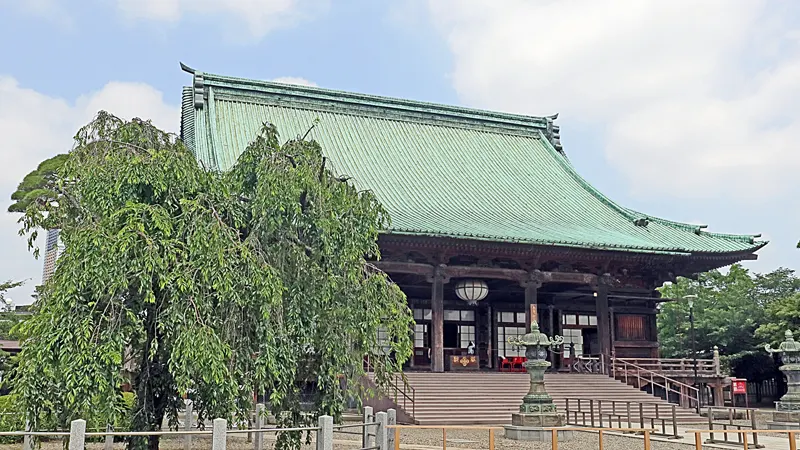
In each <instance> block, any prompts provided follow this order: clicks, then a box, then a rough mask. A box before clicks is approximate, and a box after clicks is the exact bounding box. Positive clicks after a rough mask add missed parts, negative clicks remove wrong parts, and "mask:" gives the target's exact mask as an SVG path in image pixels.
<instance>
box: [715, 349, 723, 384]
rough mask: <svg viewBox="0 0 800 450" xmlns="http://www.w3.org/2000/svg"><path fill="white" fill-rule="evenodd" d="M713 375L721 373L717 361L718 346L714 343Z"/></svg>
mask: <svg viewBox="0 0 800 450" xmlns="http://www.w3.org/2000/svg"><path fill="white" fill-rule="evenodd" d="M714 375H717V376H720V375H722V369H721V368H720V363H719V347H717V346H716V345H715V346H714Z"/></svg>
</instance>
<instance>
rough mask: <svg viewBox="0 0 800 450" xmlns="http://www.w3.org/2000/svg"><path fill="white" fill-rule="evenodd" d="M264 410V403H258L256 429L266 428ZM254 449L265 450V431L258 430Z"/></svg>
mask: <svg viewBox="0 0 800 450" xmlns="http://www.w3.org/2000/svg"><path fill="white" fill-rule="evenodd" d="M264 410H265V407H264V404H263V403H258V404H257V405H256V421H255V428H256V430H260V429H262V428H264V415H265V414H264ZM253 450H264V433H262V432H260V431H256V436H255V438H254V440H253Z"/></svg>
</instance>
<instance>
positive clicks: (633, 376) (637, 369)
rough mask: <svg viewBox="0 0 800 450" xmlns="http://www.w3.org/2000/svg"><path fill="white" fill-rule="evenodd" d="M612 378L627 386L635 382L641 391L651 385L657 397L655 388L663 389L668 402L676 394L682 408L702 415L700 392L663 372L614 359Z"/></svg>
mask: <svg viewBox="0 0 800 450" xmlns="http://www.w3.org/2000/svg"><path fill="white" fill-rule="evenodd" d="M611 377H612V378H615V379H618V380H621V381H624V382H625V384H631V382H632V381H635V382H636V383H635V386H636V387H637V388H639V389H641V388H643V387H645V386H648V385H649V386H650V390H651V392H652V393H653V395H655V388H657V387H658V388H661V389H663V391H664V400H666V401H669V397H670V394H672V393H674V394H676V395H677V396H678V398H679V399H680V404H681V405H682V406H685V407H689V408H693V409H696V410H697V412H698V414H699V413H700V390H699V389H697V388H696V387H694V386H690V385H688V384H686V383H681V382H680V381H678V380H675V379H673V378H670V377H668V376H666V375H665V374H663V373H661V372H656V371H653V370H650V369H647V368H645V367H642V366H639V365H638V364H634V363H632V362H630V361H629V360H625V359H617V358H613V357H612V358H611Z"/></svg>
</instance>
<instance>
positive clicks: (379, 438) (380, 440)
mask: <svg viewBox="0 0 800 450" xmlns="http://www.w3.org/2000/svg"><path fill="white" fill-rule="evenodd" d="M375 419H376V420H375V421H376V422H378V429H377V430H376V431H375V446H376V447H378V450H389V441H388V440H387V436H386V435H387V434H388V431H389V430H388V429H387V428H386V426H387V425H388V424H389V417H388V415H387V414H386V413H385V412H379V413H377V414H375Z"/></svg>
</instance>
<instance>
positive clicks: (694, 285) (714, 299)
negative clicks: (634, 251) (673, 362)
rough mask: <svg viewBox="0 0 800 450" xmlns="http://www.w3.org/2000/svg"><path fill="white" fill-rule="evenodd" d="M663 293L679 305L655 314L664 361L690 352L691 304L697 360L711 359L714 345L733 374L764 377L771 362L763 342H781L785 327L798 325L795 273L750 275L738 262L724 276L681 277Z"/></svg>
mask: <svg viewBox="0 0 800 450" xmlns="http://www.w3.org/2000/svg"><path fill="white" fill-rule="evenodd" d="M660 290H661V294H662V296H663V297H666V298H675V299H678V301H675V302H670V303H666V304H663V306H662V307H661V311H660V312H659V315H658V330H659V340H660V342H661V350H662V354H663V356H665V357H675V358H679V357H687V356H689V355H690V354H691V351H690V350H691V335H690V330H689V328H690V323H689V306H688V301H687V300H682V299H684V297H685V296H686V295H696V296H697V298H696V299H695V300H694V316H695V334H696V346H697V351H698V356H700V357H705V358H709V357H711V354H712V349H713V347H714V346H715V345H716V346H718V347H719V349H720V353H721V355H722V358H723V363H724V364H725V365H726V366H729V367H730V368H731V370H732V371H733V372H734V374H736V375H737V376H744V377H747V378H748V379H762V378H765V377H769V376H771V374H772V373H774V364H773V363H772V360H771V358H769V357H767V355H766V353H764V352H763V350H762V349H763V344H764V343H765V342H767V341H772V342H779V341H780V340H782V339H783V333H784V332H785V331H786V329H787V328H791V327H795V328H792V329H796V325H800V313H798V311H800V310H799V309H798V306H800V297H798V296H800V279H798V278H797V277H796V276H795V274H794V271H792V270H789V269H785V268H779V269H777V270H774V271H772V272H769V273H766V274H751V273H750V272H749V271H748V270H747V269H745V268H743V267H742V266H741V265H739V264H735V265H733V266H731V268H730V270H729V271H728V273H726V274H723V273H721V272H719V271H712V272H708V273H704V274H700V275H699V276H698V278H697V280H690V279H687V278H680V279H678V281H677V282H676V283H673V284H671V285H666V286H664V287H662V288H661V289H660Z"/></svg>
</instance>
